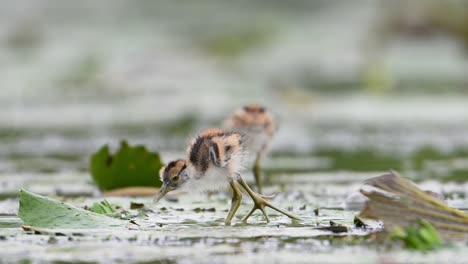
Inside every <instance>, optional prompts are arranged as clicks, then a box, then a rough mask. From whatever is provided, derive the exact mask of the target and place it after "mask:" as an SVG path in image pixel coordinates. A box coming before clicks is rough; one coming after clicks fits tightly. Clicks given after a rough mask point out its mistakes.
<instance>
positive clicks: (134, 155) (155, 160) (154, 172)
mask: <svg viewBox="0 0 468 264" xmlns="http://www.w3.org/2000/svg"><path fill="white" fill-rule="evenodd" d="M162 166H163V163H162V162H161V159H160V157H159V154H158V153H153V152H149V151H147V150H146V148H145V147H144V146H135V147H133V146H129V145H128V143H127V142H125V141H122V142H121V144H120V149H119V150H118V151H117V152H116V153H115V154H114V155H110V154H109V146H107V145H106V146H103V147H102V148H101V149H100V150H99V151H98V152H96V153H94V154H93V155H92V156H91V165H90V170H91V175H92V176H93V179H94V182H95V183H96V185H97V186H98V187H99V188H100V189H101V190H105V191H107V190H114V189H119V188H125V187H132V186H151V187H161V185H162V182H161V180H160V179H159V175H158V174H159V170H160V169H161V167H162Z"/></svg>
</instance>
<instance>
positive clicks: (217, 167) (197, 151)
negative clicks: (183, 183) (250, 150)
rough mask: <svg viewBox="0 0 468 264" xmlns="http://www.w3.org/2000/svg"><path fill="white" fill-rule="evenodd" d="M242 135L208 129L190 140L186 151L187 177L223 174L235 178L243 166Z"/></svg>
mask: <svg viewBox="0 0 468 264" xmlns="http://www.w3.org/2000/svg"><path fill="white" fill-rule="evenodd" d="M243 153H244V152H243V135H242V134H241V133H238V132H226V131H223V130H221V129H209V130H206V131H203V132H202V133H200V134H199V135H198V136H197V137H196V138H195V139H193V140H192V142H191V144H190V146H189V147H188V149H187V163H188V164H187V167H188V168H187V169H188V174H189V177H193V178H196V179H198V178H201V177H205V176H207V175H210V174H211V175H213V174H217V176H215V177H219V174H224V175H226V176H228V177H236V175H238V174H239V173H240V172H241V170H242V168H243V166H242V163H243Z"/></svg>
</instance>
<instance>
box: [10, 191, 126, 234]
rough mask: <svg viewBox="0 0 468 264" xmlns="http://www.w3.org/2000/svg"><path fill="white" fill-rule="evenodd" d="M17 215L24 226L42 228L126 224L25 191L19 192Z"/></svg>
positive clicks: (105, 226) (123, 225) (96, 226)
mask: <svg viewBox="0 0 468 264" xmlns="http://www.w3.org/2000/svg"><path fill="white" fill-rule="evenodd" d="M18 215H19V217H20V218H21V220H23V222H24V224H25V225H28V226H34V227H43V228H65V229H75V228H112V227H125V226H126V225H127V223H126V222H125V221H121V220H118V219H114V218H111V217H107V216H105V215H101V214H97V213H93V212H90V211H87V210H84V209H81V208H78V207H75V206H73V205H69V204H66V203H64V202H60V201H58V200H54V199H51V198H48V197H45V196H42V195H38V194H34V193H31V192H28V191H26V190H23V189H21V190H20V206H19V211H18Z"/></svg>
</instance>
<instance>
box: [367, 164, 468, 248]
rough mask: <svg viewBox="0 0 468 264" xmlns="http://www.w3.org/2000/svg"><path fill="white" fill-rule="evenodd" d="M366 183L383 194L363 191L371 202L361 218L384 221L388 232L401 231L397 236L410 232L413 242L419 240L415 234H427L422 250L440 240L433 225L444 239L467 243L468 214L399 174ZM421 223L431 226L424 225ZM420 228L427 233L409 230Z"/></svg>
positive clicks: (410, 238) (404, 235)
mask: <svg viewBox="0 0 468 264" xmlns="http://www.w3.org/2000/svg"><path fill="white" fill-rule="evenodd" d="M366 183H367V184H368V185H370V186H373V187H376V188H378V189H380V190H381V191H364V190H362V191H361V192H362V193H363V194H364V195H365V196H367V197H368V198H369V201H368V202H366V205H365V207H364V209H363V210H362V211H361V213H360V216H362V217H368V218H374V219H379V220H382V221H383V222H384V225H385V229H386V230H387V231H390V232H391V231H392V230H394V229H397V231H398V232H397V237H400V238H402V237H403V238H406V237H407V235H406V233H408V236H409V237H408V238H407V240H408V241H412V240H415V239H416V238H413V237H414V236H415V234H417V236H423V235H427V236H428V238H425V237H422V238H421V239H422V242H421V244H422V245H421V247H426V246H427V245H425V244H424V243H426V242H427V243H432V242H434V241H437V239H436V237H435V235H434V234H433V233H434V232H433V231H432V230H431V229H430V227H432V226H433V227H434V228H435V229H436V230H437V231H438V232H439V234H440V236H441V237H442V238H443V239H448V240H463V239H466V238H467V237H468V214H466V213H464V212H462V211H460V210H457V209H454V208H451V207H449V206H447V205H446V204H445V203H444V202H443V201H441V200H439V199H437V198H435V197H433V196H432V195H430V194H428V193H427V192H425V191H423V190H421V189H420V188H418V187H417V186H416V185H415V184H414V183H413V182H411V181H410V180H408V179H405V178H403V177H401V176H399V175H398V174H396V173H395V172H390V173H388V174H385V175H382V176H380V177H375V178H372V179H369V180H367V181H366ZM382 191H386V192H387V193H383V192H382ZM421 221H423V222H427V224H421ZM417 225H420V226H421V228H422V229H421V230H423V231H417V230H418V228H416V229H413V228H409V229H406V228H407V227H409V226H413V227H414V226H417ZM431 225H432V226H431ZM403 230H406V233H405V232H403ZM415 230H416V231H415ZM424 230H426V231H424ZM420 232H422V234H420ZM426 240H427V241H426ZM405 241H406V240H405ZM423 242H424V243H423ZM411 243H413V242H411ZM415 243H416V242H415ZM416 244H418V243H416ZM415 246H416V247H417V245H415Z"/></svg>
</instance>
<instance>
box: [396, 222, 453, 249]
mask: <svg viewBox="0 0 468 264" xmlns="http://www.w3.org/2000/svg"><path fill="white" fill-rule="evenodd" d="M389 239H390V240H393V241H401V242H402V243H403V245H404V246H405V247H406V248H408V249H411V250H418V251H429V250H434V249H438V248H440V247H442V246H443V245H444V241H443V240H442V239H441V238H440V236H439V234H438V232H437V230H436V229H435V228H434V227H433V226H432V225H431V224H430V223H429V222H427V221H425V220H420V221H419V222H418V224H417V225H416V226H406V227H404V228H401V227H395V228H394V229H393V230H392V232H391V233H390V236H389Z"/></svg>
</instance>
